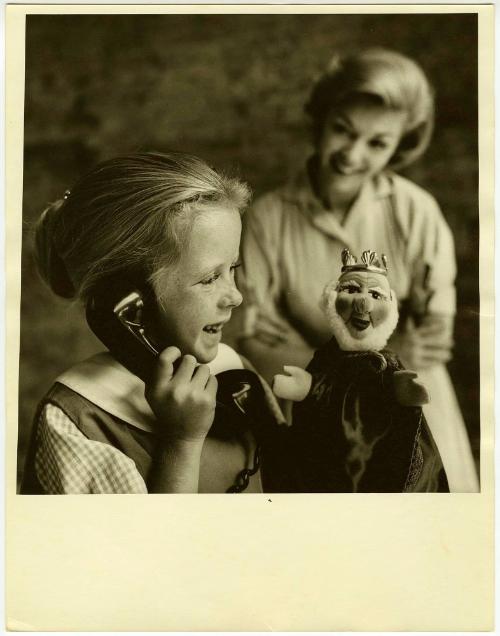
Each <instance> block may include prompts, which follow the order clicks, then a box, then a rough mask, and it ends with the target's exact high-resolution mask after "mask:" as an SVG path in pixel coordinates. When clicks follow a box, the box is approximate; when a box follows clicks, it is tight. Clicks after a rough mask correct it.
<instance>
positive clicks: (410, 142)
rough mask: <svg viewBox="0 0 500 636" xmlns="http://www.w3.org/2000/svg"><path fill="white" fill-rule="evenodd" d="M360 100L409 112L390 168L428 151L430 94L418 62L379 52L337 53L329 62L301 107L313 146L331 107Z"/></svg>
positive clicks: (432, 95) (431, 121) (381, 50)
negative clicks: (308, 122)
mask: <svg viewBox="0 0 500 636" xmlns="http://www.w3.org/2000/svg"><path fill="white" fill-rule="evenodd" d="M363 97H365V98H366V97H369V98H373V99H375V100H377V101H378V102H380V103H381V104H383V105H384V106H386V107H387V108H390V109H394V110H399V111H404V112H405V113H406V114H407V121H406V125H405V129H404V132H403V135H402V137H401V140H400V142H399V145H398V147H397V149H396V151H395V153H394V155H393V156H392V158H391V159H390V161H389V163H388V165H389V166H390V167H391V168H402V167H404V166H407V165H409V164H410V163H412V162H413V161H415V160H416V159H418V158H419V157H420V156H421V155H422V154H423V153H424V152H425V150H426V149H427V146H428V145H429V141H430V138H431V135H432V130H433V127H434V93H433V90H432V88H431V86H430V84H429V82H428V80H427V77H426V76H425V74H424V72H423V71H422V69H421V68H420V66H418V64H416V63H415V62H414V61H413V60H411V59H410V58H408V57H406V56H405V55H402V54H401V53H396V52H395V51H391V50H388V49H382V48H374V49H366V50H364V51H361V52H359V53H355V54H350V55H346V56H339V55H336V56H334V57H333V59H332V60H331V61H330V64H329V65H328V68H327V70H326V72H325V73H324V74H323V75H322V77H321V78H320V79H319V80H318V81H317V82H316V84H315V85H314V87H313V89H312V92H311V95H310V97H309V100H308V102H307V104H306V106H305V111H306V113H307V114H308V115H309V116H310V117H311V118H312V123H313V135H314V140H315V142H316V143H317V142H318V141H319V138H320V136H321V134H322V132H323V127H324V124H325V120H326V117H327V116H328V114H329V113H330V112H331V110H332V109H335V108H338V107H341V106H345V105H346V104H352V103H353V102H355V101H356V100H357V99H360V98H363Z"/></svg>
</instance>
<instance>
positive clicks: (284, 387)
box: [273, 365, 312, 402]
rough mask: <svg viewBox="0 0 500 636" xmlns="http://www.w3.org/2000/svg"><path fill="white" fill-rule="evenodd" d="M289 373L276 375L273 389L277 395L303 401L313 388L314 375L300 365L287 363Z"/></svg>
mask: <svg viewBox="0 0 500 636" xmlns="http://www.w3.org/2000/svg"><path fill="white" fill-rule="evenodd" d="M283 370H284V371H285V373H286V374H287V375H284V374H281V373H279V374H278V375H275V376H274V380H273V391H274V394H275V395H276V397H278V398H282V399H284V400H292V401H293V402H302V400H304V399H305V398H306V397H307V394H308V393H309V391H310V389H311V383H312V375H311V374H310V373H309V372H308V371H305V370H304V369H301V368H300V367H292V366H288V365H285V366H284V367H283Z"/></svg>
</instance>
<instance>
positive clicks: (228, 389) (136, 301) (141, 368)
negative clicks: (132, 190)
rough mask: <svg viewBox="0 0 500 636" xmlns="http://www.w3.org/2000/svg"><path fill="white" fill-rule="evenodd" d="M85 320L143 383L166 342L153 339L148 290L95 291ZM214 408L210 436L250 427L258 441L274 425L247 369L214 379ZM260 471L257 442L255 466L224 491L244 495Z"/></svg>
mask: <svg viewBox="0 0 500 636" xmlns="http://www.w3.org/2000/svg"><path fill="white" fill-rule="evenodd" d="M86 318H87V322H88V325H89V327H90V328H91V330H92V331H93V332H94V334H95V335H96V336H97V337H98V338H99V340H101V342H102V343H103V344H104V345H106V347H107V348H108V349H109V351H110V353H111V354H112V355H113V357H114V358H115V359H116V360H118V362H120V363H121V364H123V366H124V367H126V368H127V369H128V370H129V371H131V372H132V373H133V374H134V375H137V376H138V377H139V378H141V380H143V381H144V382H147V381H148V380H149V378H150V376H151V373H152V371H153V369H154V367H155V360H156V358H157V356H158V354H159V351H161V350H162V349H163V348H164V346H166V345H165V344H163V345H162V344H160V343H159V342H157V341H156V340H155V338H154V337H153V336H152V331H154V330H153V329H152V325H154V323H155V321H157V320H158V307H157V301H156V298H155V296H154V294H153V291H152V289H150V288H149V287H148V286H141V287H139V286H137V287H132V286H131V285H130V283H129V285H128V287H126V286H124V285H122V284H119V283H118V284H116V285H113V286H112V288H111V289H109V288H108V289H106V290H104V292H102V293H96V294H94V296H93V297H91V298H90V300H89V301H88V303H87V308H86ZM217 379H218V389H217V408H216V415H215V419H214V423H213V424H212V428H211V432H212V433H213V434H215V435H216V436H219V437H222V438H224V437H226V436H227V437H228V438H231V437H232V436H233V435H234V430H235V426H237V427H238V422H239V423H240V425H241V427H242V429H243V430H244V429H246V428H248V425H249V424H250V425H251V427H252V429H253V431H254V434H255V435H256V437H257V439H258V441H259V442H261V441H262V438H263V436H265V437H267V435H268V433H267V431H271V430H272V429H273V428H274V426H273V425H275V424H276V421H275V420H274V419H273V416H272V415H271V413H270V411H269V408H268V406H267V405H266V398H265V393H264V389H263V387H262V384H261V382H260V380H259V379H258V377H257V376H256V374H255V373H254V372H253V371H250V370H248V369H230V370H227V371H223V372H221V373H219V374H218V375H217ZM259 468H260V443H258V444H257V446H256V448H255V452H254V457H253V465H252V466H251V467H250V468H244V469H243V470H241V471H240V472H239V473H238V475H237V476H236V481H235V483H234V484H233V486H231V487H230V488H229V489H228V490H227V492H242V491H243V490H245V489H246V488H247V486H248V484H249V480H250V477H251V476H252V475H254V474H255V473H256V472H257V471H258V470H259Z"/></svg>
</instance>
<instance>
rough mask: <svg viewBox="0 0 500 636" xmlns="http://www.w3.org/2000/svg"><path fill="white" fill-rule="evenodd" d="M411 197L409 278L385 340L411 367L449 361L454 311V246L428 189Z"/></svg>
mask: <svg viewBox="0 0 500 636" xmlns="http://www.w3.org/2000/svg"><path fill="white" fill-rule="evenodd" d="M421 197H422V199H421V200H420V199H419V200H416V201H415V212H414V219H413V230H412V232H411V234H410V237H409V243H408V253H409V261H410V264H409V266H410V268H411V271H412V282H411V287H410V292H409V298H408V300H407V305H408V306H407V308H408V310H409V312H408V313H409V315H407V316H405V317H404V318H403V320H402V321H400V324H399V325H398V329H397V331H396V332H395V334H394V335H393V337H392V338H391V340H390V341H389V347H391V348H393V349H394V350H395V351H396V353H398V354H399V356H400V358H401V361H402V362H403V364H404V365H405V366H407V367H408V368H410V369H414V370H416V371H418V370H420V369H426V368H429V367H432V366H435V365H440V364H445V363H446V362H448V361H449V360H450V359H451V356H452V349H453V327H454V317H455V311H456V291H455V276H456V264H455V247H454V242H453V236H452V233H451V231H450V228H449V227H448V225H447V223H446V221H445V219H444V217H443V215H442V212H441V210H440V209H439V206H438V204H437V203H436V201H435V200H434V198H433V197H431V196H430V195H429V194H428V193H422V194H421Z"/></svg>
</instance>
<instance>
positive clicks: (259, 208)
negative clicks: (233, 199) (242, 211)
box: [249, 171, 314, 216]
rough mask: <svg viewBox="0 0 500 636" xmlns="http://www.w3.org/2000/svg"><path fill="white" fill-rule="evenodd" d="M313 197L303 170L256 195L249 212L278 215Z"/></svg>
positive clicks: (297, 206)
mask: <svg viewBox="0 0 500 636" xmlns="http://www.w3.org/2000/svg"><path fill="white" fill-rule="evenodd" d="M311 198H314V196H313V194H312V191H311V186H310V183H309V180H308V178H307V175H306V174H305V172H304V171H301V172H299V173H297V174H296V175H295V176H294V177H292V178H291V179H289V180H288V181H287V182H285V183H283V184H281V185H280V186H277V187H276V188H274V189H272V190H268V191H266V192H264V193H262V194H260V195H259V196H257V197H256V199H255V200H254V202H253V203H252V205H251V207H250V210H249V212H250V213H251V214H253V215H256V216H258V215H267V216H268V215H274V216H279V215H280V214H283V213H284V212H289V209H290V208H301V207H303V205H304V202H305V201H309V200H310V199H311Z"/></svg>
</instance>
